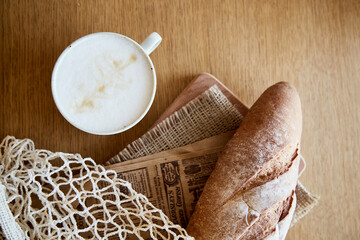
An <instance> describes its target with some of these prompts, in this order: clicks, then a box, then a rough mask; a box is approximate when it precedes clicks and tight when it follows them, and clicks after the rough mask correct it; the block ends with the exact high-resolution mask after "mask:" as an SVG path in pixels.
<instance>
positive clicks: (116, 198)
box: [0, 137, 193, 239]
mask: <svg viewBox="0 0 360 240" xmlns="http://www.w3.org/2000/svg"><path fill="white" fill-rule="evenodd" d="M59 161H60V162H61V164H60V165H58V162H59ZM55 162H56V165H55V164H54V163H55ZM4 186H5V187H4ZM0 204H2V205H1V206H0V226H1V229H0V230H1V231H0V232H1V234H0V237H1V238H5V237H6V238H8V239H24V238H25V239H89V238H92V239H149V238H151V239H193V238H191V237H189V236H188V235H187V233H186V231H185V230H184V229H183V228H181V227H180V226H179V225H174V224H173V223H172V222H170V221H169V219H168V218H167V217H166V216H165V215H164V213H163V212H162V211H161V210H159V209H156V208H155V207H154V206H153V205H152V204H151V203H150V202H149V201H148V199H147V198H146V197H145V196H144V195H142V194H139V193H137V192H135V191H134V190H133V188H132V187H131V185H130V183H128V182H126V181H124V180H121V179H119V178H117V176H116V175H115V172H114V171H109V170H105V169H104V168H103V167H102V166H100V165H97V164H96V163H95V162H94V161H93V160H92V159H90V158H82V157H81V156H80V155H78V154H66V153H53V152H50V151H46V150H37V149H35V146H34V143H33V142H32V141H31V140H28V139H24V140H18V139H15V138H14V137H6V138H5V139H4V140H3V141H2V143H1V145H0ZM10 212H11V214H10Z"/></svg>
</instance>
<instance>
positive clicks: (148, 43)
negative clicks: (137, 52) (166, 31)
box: [140, 32, 162, 55]
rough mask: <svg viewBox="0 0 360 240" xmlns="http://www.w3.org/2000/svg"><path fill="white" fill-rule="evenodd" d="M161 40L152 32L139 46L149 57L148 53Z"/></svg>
mask: <svg viewBox="0 0 360 240" xmlns="http://www.w3.org/2000/svg"><path fill="white" fill-rule="evenodd" d="M161 40H162V38H161V36H160V35H159V34H158V33H157V32H153V33H151V34H150V35H149V36H148V37H147V38H146V39H145V40H144V41H143V42H142V43H141V44H140V46H141V47H142V48H143V49H144V51H145V53H146V54H147V55H150V53H152V52H153V51H154V50H155V48H157V46H159V44H160V43H161Z"/></svg>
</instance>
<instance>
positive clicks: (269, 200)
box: [187, 82, 302, 240]
mask: <svg viewBox="0 0 360 240" xmlns="http://www.w3.org/2000/svg"><path fill="white" fill-rule="evenodd" d="M301 131H302V115H301V103H300V98H299V95H298V93H297V91H296V89H295V88H294V87H293V86H292V85H291V84H289V83H286V82H280V83H277V84H275V85H273V86H271V87H270V88H268V89H267V90H266V91H265V92H264V93H263V94H262V95H261V96H260V98H259V99H258V100H257V101H256V102H255V104H254V105H253V106H252V107H251V109H250V111H249V112H248V114H247V115H246V117H245V118H244V120H243V122H242V123H241V125H240V127H239V129H238V130H237V131H236V133H235V135H234V136H233V138H232V139H231V140H230V141H229V142H228V144H227V145H226V147H225V149H224V151H223V153H222V154H221V156H220V157H219V159H218V162H217V164H216V167H215V170H214V171H213V173H212V174H211V176H210V178H209V179H208V181H207V183H206V185H205V188H204V191H203V193H202V195H201V197H200V199H199V202H198V203H197V206H196V209H195V212H194V214H193V215H192V217H191V219H190V223H189V225H188V227H187V231H188V233H189V234H190V235H191V236H193V237H195V239H197V240H198V239H200V240H201V239H207V240H208V239H241V237H242V236H245V235H248V236H250V235H251V234H249V233H247V231H251V228H252V226H253V225H254V224H255V223H256V222H259V221H261V219H259V218H263V217H262V216H264V212H265V211H266V214H267V215H266V216H267V217H268V218H269V219H274V218H275V219H276V218H277V220H276V221H278V220H280V216H281V215H282V212H280V213H278V211H275V210H277V209H279V207H280V208H284V209H288V208H287V207H286V206H282V205H281V204H283V202H284V201H285V200H286V199H289V197H291V196H292V195H293V191H294V189H295V187H296V183H297V177H298V166H299V161H300V159H299V154H298V150H299V144H300V138H301ZM279 179H281V181H280V180H279ZM285 185H286V186H285ZM269 191H272V194H270V192H269ZM251 194H253V195H254V196H256V197H255V198H254V197H251V196H253V195H251ZM264 194H265V195H264ZM254 206H256V207H254ZM272 208H274V209H275V210H273V212H271V209H272ZM269 214H270V215H269ZM275 215H276V216H275ZM270 222H271V223H270ZM261 223H262V224H263V227H264V229H271V228H273V227H274V224H273V223H274V220H272V221H268V222H267V221H261ZM255 226H256V224H255V225H254V228H255ZM274 231H275V230H274ZM286 231H287V230H286ZM269 234H271V231H269Z"/></svg>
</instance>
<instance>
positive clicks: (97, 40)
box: [53, 34, 155, 134]
mask: <svg viewBox="0 0 360 240" xmlns="http://www.w3.org/2000/svg"><path fill="white" fill-rule="evenodd" d="M63 55H64V56H61V58H60V60H59V62H58V63H57V65H58V67H57V68H56V69H57V70H56V71H55V72H54V78H55V81H54V83H53V88H54V89H53V91H54V90H55V92H54V98H55V101H56V102H57V105H58V108H59V109H60V111H61V113H62V114H63V115H64V117H65V118H66V119H67V120H68V121H69V122H71V123H72V124H73V125H75V126H76V127H79V128H81V129H83V130H85V131H88V132H92V133H99V134H101V133H110V132H114V131H118V130H121V129H123V128H126V127H127V126H128V125H130V124H132V123H133V122H135V121H136V120H137V119H138V118H140V117H141V115H142V114H143V113H144V111H145V110H146V109H147V107H148V105H149V104H150V102H151V98H152V94H153V91H154V88H155V86H154V82H153V69H152V66H151V64H150V63H149V61H148V59H147V56H146V55H145V54H144V53H143V52H142V51H141V50H140V49H139V48H138V46H136V45H135V44H133V43H131V42H129V41H128V40H127V39H125V38H124V37H122V36H121V35H113V34H109V35H106V34H105V35H96V34H95V35H92V36H90V37H87V38H84V39H80V40H78V41H77V42H75V43H74V44H72V45H71V46H69V49H68V51H65V52H64V53H63Z"/></svg>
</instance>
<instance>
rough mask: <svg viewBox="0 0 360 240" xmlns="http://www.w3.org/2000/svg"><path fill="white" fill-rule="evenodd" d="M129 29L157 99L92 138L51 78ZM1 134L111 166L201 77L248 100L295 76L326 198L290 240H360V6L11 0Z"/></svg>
mask: <svg viewBox="0 0 360 240" xmlns="http://www.w3.org/2000/svg"><path fill="white" fill-rule="evenodd" d="M100 31H110V32H118V33H121V34H124V35H127V36H129V37H131V38H133V39H134V40H136V41H138V42H141V41H142V40H143V39H144V38H146V36H147V35H148V34H149V33H151V32H153V31H157V32H158V33H159V34H160V35H162V36H163V42H162V43H161V45H160V46H159V47H158V49H156V51H155V52H154V53H152V55H151V58H152V60H153V62H154V65H155V68H156V71H157V76H158V87H157V92H156V97H155V100H154V104H153V106H152V107H151V109H150V111H149V113H148V114H147V115H146V117H145V118H144V119H143V120H142V121H141V122H140V123H139V124H138V125H136V126H135V127H134V128H132V129H130V130H128V131H126V132H125V133H121V134H117V135H113V136H95V135H90V134H87V133H84V132H81V131H80V130H77V129H76V128H74V127H73V126H71V125H70V124H69V123H68V122H67V121H66V120H65V119H64V118H63V117H62V116H61V114H60V113H59V111H58V110H57V108H56V106H55V104H54V101H53V99H52V94H51V87H50V86H51V85H50V80H51V73H52V69H53V66H54V64H55V61H56V59H57V57H58V56H59V55H60V53H61V52H62V51H63V50H64V49H65V48H66V47H67V46H68V45H69V44H70V43H71V42H73V41H74V40H76V39H77V38H79V37H81V36H83V35H86V34H89V33H93V32H100ZM0 69H1V71H0V72H1V83H0V89H1V93H0V102H1V105H0V137H1V138H3V137H5V136H6V135H13V136H15V137H17V138H31V139H32V140H34V142H35V144H36V147H37V148H44V149H49V150H51V151H63V152H72V153H75V152H77V153H80V154H82V156H84V157H88V156H90V157H92V158H94V159H95V160H96V161H97V162H98V163H104V162H105V161H106V160H108V159H109V158H110V157H112V156H113V155H115V154H116V153H118V152H119V151H120V150H121V149H122V148H123V147H124V146H125V145H126V144H128V143H130V142H131V141H132V140H134V139H136V138H138V137H139V136H141V135H142V133H144V132H145V131H146V130H147V129H148V128H149V127H150V126H151V125H152V124H153V123H154V121H155V120H156V119H157V118H158V117H159V116H160V115H161V114H162V112H163V111H164V110H165V109H166V107H167V106H169V105H170V103H171V102H172V101H173V100H174V99H175V98H176V97H177V95H178V94H179V93H180V92H181V91H182V90H183V89H184V88H185V87H186V86H187V84H188V83H189V82H190V81H191V80H192V79H193V78H194V77H195V76H196V75H197V74H199V73H201V72H209V73H211V74H213V75H214V76H216V77H217V78H218V79H219V80H221V81H222V82H223V83H224V84H225V86H227V87H228V88H229V89H230V90H231V91H233V92H234V93H235V94H236V95H237V96H238V97H239V99H241V100H242V102H243V103H244V104H246V105H247V106H251V105H252V103H254V101H255V100H256V99H257V97H258V96H259V95H260V94H261V93H262V92H263V91H264V90H265V89H266V88H267V87H268V86H269V85H271V84H273V83H275V82H278V81H289V82H291V83H293V84H294V85H295V86H296V87H297V89H298V91H299V93H300V96H301V100H302V105H303V116H304V130H303V139H302V154H303V156H304V157H305V158H306V161H307V169H306V171H305V173H304V174H303V175H302V177H301V181H302V182H303V184H304V185H305V186H307V187H308V188H309V190H310V191H311V192H313V193H316V194H318V195H319V196H320V197H321V200H320V205H319V206H318V207H316V208H315V209H314V210H313V211H312V212H311V213H310V214H309V215H308V216H306V217H305V218H304V219H303V220H301V222H300V223H298V224H297V225H296V226H295V227H294V228H292V229H291V230H290V231H289V234H288V238H287V239H296V240H298V239H302V240H303V239H360V220H359V217H360V204H359V202H360V200H359V199H360V187H359V186H360V185H359V182H360V174H359V164H360V130H359V124H360V107H359V105H360V1H358V0H354V1H351V0H338V1H335V0H334V1H332V0H301V1H300V0H299V1H295V0H294V1H272V0H260V1H251V0H249V1H241V0H233V1H229V0H197V1H190V0H174V1H165V0H157V1H155V0H146V1H145V0H138V1H130V0H126V1H121V0H116V1H111V0H107V1H92V0H77V1H76V0H69V1H57V0H56V1H55V0H51V1H50V0H38V1H26V0H23V1H17V0H1V1H0Z"/></svg>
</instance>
